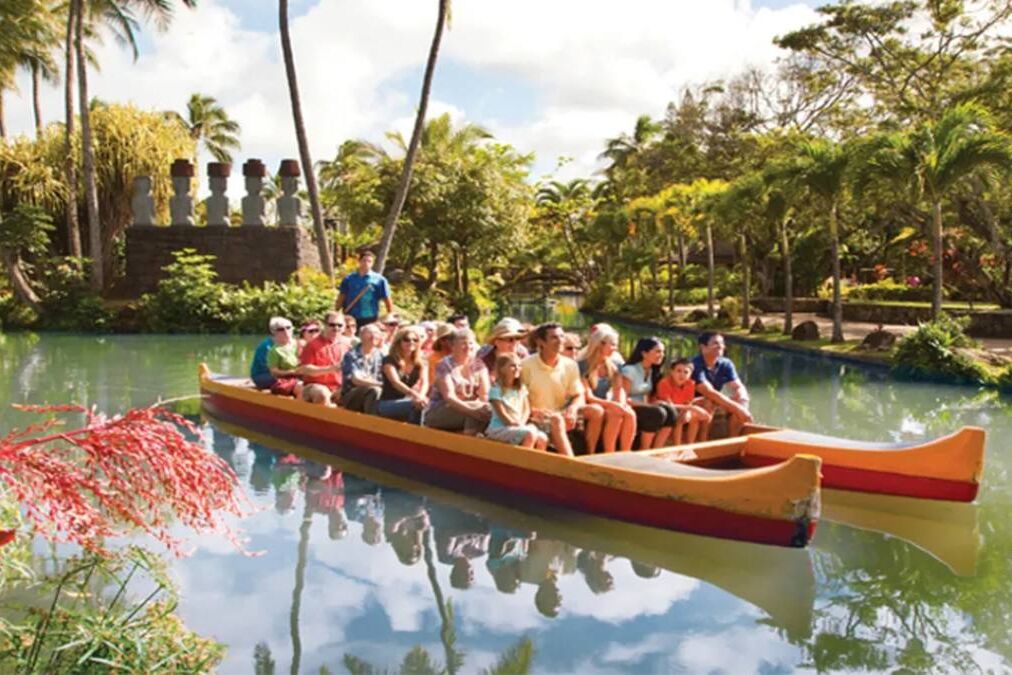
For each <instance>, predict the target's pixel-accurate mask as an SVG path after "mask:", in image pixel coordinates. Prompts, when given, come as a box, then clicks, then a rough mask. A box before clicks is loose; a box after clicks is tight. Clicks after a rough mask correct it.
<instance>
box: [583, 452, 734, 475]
mask: <svg viewBox="0 0 1012 675" xmlns="http://www.w3.org/2000/svg"><path fill="white" fill-rule="evenodd" d="M579 459H580V461H582V462H587V463H588V464H603V465H604V466H613V467H616V468H620V469H629V470H630V471H646V472H649V473H663V474H668V475H672V476H692V477H696V478H720V477H727V476H733V475H735V474H739V473H746V472H749V471H752V469H730V470H727V471H723V470H720V469H704V468H702V467H699V466H691V465H689V464H682V463H681V462H675V461H672V460H670V459H661V458H659V457H652V456H650V455H640V454H637V453H635V452H610V453H605V454H598V455H586V456H584V457H580V458H579Z"/></svg>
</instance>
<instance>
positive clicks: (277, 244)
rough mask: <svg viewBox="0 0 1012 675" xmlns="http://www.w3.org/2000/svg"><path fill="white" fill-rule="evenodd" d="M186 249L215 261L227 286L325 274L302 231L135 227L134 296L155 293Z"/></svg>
mask: <svg viewBox="0 0 1012 675" xmlns="http://www.w3.org/2000/svg"><path fill="white" fill-rule="evenodd" d="M184 248H192V249H195V250H196V251H197V252H198V253H204V254H209V255H213V256H215V258H216V260H215V263H214V268H215V270H216V271H217V272H218V276H219V278H220V279H221V281H225V282H229V283H234V284H240V283H242V282H244V281H246V282H249V283H251V284H254V285H259V284H263V283H264V282H265V281H279V282H283V281H287V280H288V279H289V278H290V277H291V275H292V273H293V272H295V271H296V270H298V269H299V268H300V267H310V268H313V269H320V257H319V253H318V252H317V249H316V244H315V243H314V242H313V238H312V236H311V235H310V234H309V232H307V231H306V230H305V228H302V227H192V226H189V227H179V226H176V227H161V226H157V225H146V226H145V225H134V226H132V227H128V228H127V230H126V283H125V284H124V286H125V288H126V289H128V290H129V292H130V294H131V295H140V294H141V293H146V292H149V291H152V290H154V289H155V287H156V286H157V284H158V281H159V279H161V278H162V276H163V275H164V272H162V268H163V267H164V266H166V265H168V264H169V263H171V262H172V261H173V257H172V252H173V251H178V250H180V249H184Z"/></svg>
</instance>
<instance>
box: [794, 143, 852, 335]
mask: <svg viewBox="0 0 1012 675" xmlns="http://www.w3.org/2000/svg"><path fill="white" fill-rule="evenodd" d="M853 158H854V155H853V153H852V152H851V151H850V149H849V148H847V147H845V146H844V145H842V144H839V143H834V142H832V141H828V140H824V139H819V140H814V141H806V142H803V143H801V145H800V146H799V147H798V155H797V157H796V158H795V159H794V161H792V162H789V163H787V164H784V165H782V166H780V167H779V168H778V170H777V171H776V172H775V175H776V176H777V177H778V178H781V179H783V180H786V181H788V182H789V183H791V184H793V185H795V186H798V187H803V188H804V189H805V190H807V192H808V193H809V194H811V195H813V196H814V197H815V198H817V199H819V200H820V201H821V202H822V206H823V207H824V208H825V212H826V219H827V226H828V230H829V242H830V257H831V258H832V265H833V335H832V337H831V338H830V339H831V340H832V342H843V299H842V296H841V293H840V276H841V273H840V225H839V219H840V209H841V208H842V206H843V201H844V198H845V196H846V192H847V179H848V177H849V172H850V171H851V169H852V167H853V165H854V164H855V163H854V162H853V161H852V160H853Z"/></svg>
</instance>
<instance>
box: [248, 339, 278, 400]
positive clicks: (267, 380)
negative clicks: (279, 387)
mask: <svg viewBox="0 0 1012 675" xmlns="http://www.w3.org/2000/svg"><path fill="white" fill-rule="evenodd" d="M273 346H274V340H272V339H271V338H264V339H263V341H262V342H261V343H260V344H258V345H257V348H256V350H255V351H254V352H253V364H252V365H251V366H250V369H249V376H250V379H251V380H253V381H254V382H255V383H256V385H257V386H258V387H263V388H266V387H269V386H270V385H271V383H272V382H273V380H274V377H272V376H271V369H270V368H268V367H267V353H268V352H269V351H270V350H271V347H273Z"/></svg>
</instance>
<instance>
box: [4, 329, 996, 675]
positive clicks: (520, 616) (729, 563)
mask: <svg viewBox="0 0 1012 675" xmlns="http://www.w3.org/2000/svg"><path fill="white" fill-rule="evenodd" d="M570 318H572V317H570ZM570 318H567V321H569V320H570ZM645 332H646V331H643V330H639V329H631V328H627V329H624V330H623V335H624V338H625V339H633V338H634V337H636V336H638V335H640V334H643V333H645ZM665 340H666V341H667V342H668V348H669V351H670V352H671V353H672V354H674V353H691V351H692V350H693V345H692V339H691V338H690V337H682V336H677V335H667V336H665ZM247 342H249V341H247V340H245V339H243V338H235V337H207V336H201V337H186V336H178V337H161V336H110V337H101V338H96V337H90V336H89V337H81V336H63V335H43V336H41V337H38V336H32V335H8V336H6V339H5V341H4V343H3V346H2V353H0V381H3V382H5V383H6V384H5V389H4V390H3V393H2V394H0V399H2V400H0V402H3V403H6V402H14V401H16V402H33V403H41V402H44V401H61V402H62V401H65V400H67V399H68V397H73V398H74V399H76V400H77V401H78V402H82V403H86V404H90V403H97V402H99V401H104V402H105V404H106V405H108V406H109V407H110V408H111V409H112V411H116V410H121V409H123V408H125V407H127V406H130V405H141V404H147V403H150V402H152V401H154V400H156V399H157V398H158V397H163V398H170V397H176V396H180V395H185V394H188V393H192V392H194V391H195V390H196V376H195V372H196V363H197V361H199V360H203V361H207V362H208V363H209V364H210V365H211V367H212V368H213V369H214V370H217V371H224V372H239V371H242V370H244V369H245V363H246V360H247V359H248V358H249V354H250V350H251V348H252V346H253V343H252V342H250V343H249V344H247ZM730 352H731V353H730V355H731V357H732V358H734V359H736V360H737V361H738V362H739V364H741V365H742V369H741V370H742V372H743V376H744V377H745V378H746V379H747V382H748V384H749V386H750V389H751V391H752V394H753V406H754V408H755V410H756V412H757V414H758V415H759V416H760V419H761V420H762V421H764V422H766V423H769V424H774V425H782V426H791V427H795V428H799V429H804V430H811V431H819V432H828V433H836V434H839V435H844V436H850V437H854V438H859V439H865V440H918V439H923V438H928V437H933V436H937V435H940V434H943V433H946V432H949V431H951V430H953V429H955V428H957V427H959V426H961V425H964V424H976V425H980V426H984V427H986V428H987V429H988V430H989V432H990V434H989V447H988V456H987V464H986V468H985V476H984V483H983V489H982V491H981V496H980V498H979V500H978V504H976V505H938V504H926V503H924V502H917V501H912V500H906V501H904V500H900V499H897V498H892V500H893V501H890V500H889V498H881V497H879V498H869V497H867V496H861V495H853V494H827V495H826V497H825V500H824V516H825V518H824V520H823V522H822V524H821V525H820V528H819V531H818V533H817V535H816V538H815V543H814V546H812V547H811V548H810V549H809V550H805V551H796V550H794V551H792V550H788V549H776V548H772V547H762V546H750V545H746V544H736V543H734V542H720V541H718V540H713V539H707V538H704V537H692V536H689V535H679V534H677V533H665V534H659V533H657V532H656V531H655V530H651V529H649V528H637V527H635V526H628V525H623V524H619V523H615V522H613V521H602V520H600V519H595V518H590V517H586V516H583V515H581V514H574V513H569V512H561V511H557V510H552V509H545V508H542V507H540V506H536V505H529V504H513V505H503V504H501V503H499V504H497V503H491V502H486V501H482V500H480V499H476V498H473V497H469V496H466V495H465V494H460V493H455V492H449V491H446V490H441V489H437V488H433V487H430V486H425V485H421V484H418V483H412V482H410V481H405V480H404V479H401V478H397V477H394V476H390V475H388V474H384V473H382V472H376V471H375V470H372V472H370V471H369V470H368V468H367V467H359V466H357V465H352V464H349V463H346V462H343V461H341V460H334V459H328V458H322V457H320V456H314V455H312V454H307V453H305V452H304V451H303V450H301V449H299V448H296V447H288V446H285V445H283V444H277V443H275V442H273V441H271V440H269V439H267V438H265V437H259V436H256V435H252V434H248V433H247V432H243V431H240V430H237V429H234V428H230V427H229V428H224V427H217V428H210V427H209V432H210V433H209V434H208V438H207V443H208V448H209V449H213V450H214V452H216V453H218V454H219V455H220V456H222V457H223V458H225V459H226V461H228V462H229V463H230V464H232V466H233V467H234V468H235V469H236V472H237V474H238V475H239V476H240V477H241V479H242V480H243V482H244V483H247V484H248V485H249V487H250V492H251V494H252V495H253V498H254V500H255V501H256V502H257V503H258V504H260V505H262V506H264V507H265V508H264V509H263V510H262V511H260V512H258V513H257V514H256V515H255V516H253V517H251V518H249V519H248V520H247V521H245V522H244V523H243V525H242V526H243V527H244V529H245V530H246V531H247V532H248V533H249V535H250V537H251V539H252V541H251V544H250V548H251V549H253V550H261V549H262V550H265V551H267V553H266V554H265V555H264V556H263V557H260V558H245V557H243V556H240V555H237V554H236V553H235V552H234V551H233V550H232V549H231V547H230V546H229V545H228V544H227V543H224V542H218V541H213V540H202V541H200V542H199V544H200V548H199V550H198V553H197V554H196V555H195V556H194V557H193V558H190V559H187V560H183V561H178V562H174V563H173V572H174V574H175V575H176V576H177V578H178V579H179V581H180V587H181V590H182V595H183V597H182V604H181V611H182V613H183V616H184V618H185V620H186V621H187V622H188V623H189V624H190V626H191V627H192V628H194V629H195V630H197V631H199V632H201V633H204V634H207V635H212V636H215V637H217V638H218V639H220V640H222V641H224V642H226V643H227V644H228V645H229V654H228V659H227V661H226V662H225V664H224V665H223V668H222V671H223V672H237V673H245V672H249V669H250V664H251V660H254V659H255V658H256V659H258V660H257V661H256V663H257V664H258V665H257V668H260V669H261V670H259V671H258V672H268V669H267V664H268V662H269V661H275V662H276V663H277V664H278V665H279V666H280V664H285V665H284V666H280V667H281V668H286V667H287V666H288V665H289V664H292V666H291V667H288V668H286V669H291V668H292V667H294V669H296V670H300V671H301V672H306V673H315V672H318V671H319V669H320V667H321V666H326V667H327V668H328V669H329V670H330V671H331V672H338V671H340V670H341V669H342V666H345V667H346V668H345V669H347V666H348V664H349V663H360V664H366V665H369V664H375V665H376V667H377V668H379V669H389V668H397V667H398V666H399V665H404V664H405V663H408V662H409V661H410V663H412V664H415V665H418V664H420V663H423V662H428V663H430V664H435V666H436V667H437V668H438V667H441V666H440V663H439V662H447V661H449V660H451V657H450V656H448V655H449V654H451V651H448V646H449V647H450V648H452V650H453V652H452V653H459V654H460V659H461V661H460V662H459V663H460V665H454V667H455V668H458V669H459V672H474V671H479V670H481V669H483V668H491V667H493V666H494V665H496V663H497V662H498V661H500V660H501V659H503V658H507V657H509V656H511V655H514V656H516V655H519V657H524V658H526V659H527V663H528V664H530V663H532V662H531V661H530V659H531V658H532V656H531V655H532V654H534V653H535V652H536V657H533V658H534V661H533V665H532V666H531V668H532V670H535V671H539V672H542V671H549V672H586V671H591V670H596V671H600V670H608V671H615V670H629V671H635V672H669V671H678V670H681V671H690V672H698V671H707V672H708V671H721V670H723V671H725V672H754V671H758V670H764V671H773V670H779V671H788V670H791V669H794V668H799V667H810V668H817V669H822V670H897V669H906V670H914V671H923V670H936V671H957V672H965V671H971V670H988V669H990V670H994V671H1002V670H1007V669H1008V668H1009V666H1010V664H1012V638H1010V631H1009V630H1008V626H1009V625H1012V519H1009V518H1008V513H1009V511H1010V509H1012V488H1010V487H1009V482H1008V478H1009V467H1010V466H1012V461H1010V453H1009V449H1008V445H1007V440H1005V439H1007V438H1010V437H1012V415H1010V411H1012V405H1010V399H1009V398H1008V397H1001V396H998V395H997V394H995V393H994V392H977V391H975V390H972V389H967V388H959V387H946V386H936V385H922V384H918V385H909V384H903V383H896V382H891V381H889V380H887V379H886V378H885V377H884V376H883V375H882V374H881V373H876V372H869V371H866V370H862V369H859V368H855V367H851V366H840V365H839V364H833V363H829V362H825V361H820V360H813V359H809V358H805V357H800V356H797V355H793V354H788V353H779V352H760V351H749V350H744V349H742V348H741V347H739V346H735V345H732V346H731V349H730ZM68 392H69V393H68ZM192 410H193V408H190V411H192ZM24 419H25V418H24V417H21V416H19V414H18V413H17V412H12V411H6V410H5V411H3V412H0V421H2V423H3V425H4V426H5V427H7V426H23V422H24ZM328 471H329V473H328ZM829 521H837V522H838V523H839V524H837V523H834V522H829ZM293 573H294V574H293ZM550 617H551V618H550ZM524 635H530V636H532V640H533V642H530V643H526V647H524V646H523V644H521V643H517V638H518V636H524ZM257 643H262V644H261V646H260V647H259V648H257V647H256V645H257ZM255 652H256V653H255ZM346 655H347V656H348V658H347V659H346V658H345V657H346ZM524 655H526V656H524ZM519 657H518V658H519ZM356 659H357V661H356ZM426 659H427V661H426ZM520 660H521V661H522V660H523V659H520ZM516 671H517V672H521V671H522V668H517V669H516Z"/></svg>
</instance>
